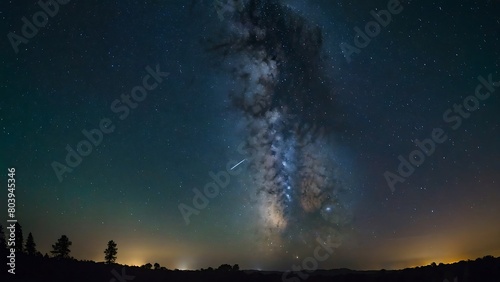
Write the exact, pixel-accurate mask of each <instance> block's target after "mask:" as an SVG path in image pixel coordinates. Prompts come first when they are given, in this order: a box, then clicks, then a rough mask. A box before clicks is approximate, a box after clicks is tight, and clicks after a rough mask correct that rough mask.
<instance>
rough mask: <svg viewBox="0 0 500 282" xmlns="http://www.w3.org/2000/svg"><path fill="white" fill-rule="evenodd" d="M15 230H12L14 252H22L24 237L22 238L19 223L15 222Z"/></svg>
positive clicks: (21, 229)
mask: <svg viewBox="0 0 500 282" xmlns="http://www.w3.org/2000/svg"><path fill="white" fill-rule="evenodd" d="M15 228H16V231H15V232H14V233H15V234H16V241H15V242H16V246H15V249H16V253H22V252H24V246H23V244H24V238H23V228H22V227H21V224H19V223H17V222H16V224H15Z"/></svg>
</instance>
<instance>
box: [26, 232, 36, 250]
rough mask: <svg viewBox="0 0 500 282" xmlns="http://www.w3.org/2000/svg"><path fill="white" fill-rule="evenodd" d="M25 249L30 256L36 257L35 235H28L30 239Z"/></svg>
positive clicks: (27, 240)
mask: <svg viewBox="0 0 500 282" xmlns="http://www.w3.org/2000/svg"><path fill="white" fill-rule="evenodd" d="M25 249H26V253H27V254H28V255H33V256H34V255H36V244H35V239H33V234H31V232H30V233H29V234H28V239H26V246H25Z"/></svg>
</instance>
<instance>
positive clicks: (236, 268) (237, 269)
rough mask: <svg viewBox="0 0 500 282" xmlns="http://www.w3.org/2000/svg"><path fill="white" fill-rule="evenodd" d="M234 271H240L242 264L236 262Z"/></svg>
mask: <svg viewBox="0 0 500 282" xmlns="http://www.w3.org/2000/svg"><path fill="white" fill-rule="evenodd" d="M232 270H233V271H239V270H240V266H239V265H238V264H235V265H233V269H232Z"/></svg>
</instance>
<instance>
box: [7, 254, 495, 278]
mask: <svg viewBox="0 0 500 282" xmlns="http://www.w3.org/2000/svg"><path fill="white" fill-rule="evenodd" d="M15 272H16V274H15V275H12V274H9V273H8V272H7V268H6V266H3V267H2V273H1V274H0V281H2V282H3V281H29V282H34V281H50V282H58V281H64V282H71V281H73V282H80V281H82V282H83V281H85V282H91V281H92V282H93V281H102V282H127V281H133V282H143V281H144V282H146V281H148V282H149V281H151V282H153V281H158V282H160V281H162V282H166V281H169V282H170V281H182V282H191V281H203V282H205V281H206V282H210V281H236V282H237V281H263V282H266V281H279V282H300V281H310V282H313V281H330V282H332V281H333V282H335V281H339V282H344V281H345V282H347V281H349V282H357V281H367V282H368V281H372V282H392V281H394V282H406V281H408V282H413V281H415V282H417V281H418V282H444V281H448V282H475V281H478V282H489V281H492V282H500V258H494V257H492V256H487V257H484V258H481V259H476V260H474V261H471V260H469V261H461V262H458V263H454V264H447V265H445V264H440V265H430V266H424V267H417V268H411V269H404V270H392V271H388V270H379V271H353V270H349V269H337V270H317V271H315V272H313V273H310V272H301V273H283V272H259V271H251V270H242V271H222V270H202V271H179V270H151V269H145V268H140V267H129V266H123V265H118V264H111V265H107V264H103V263H95V262H89V261H76V260H58V259H53V258H43V257H30V256H20V257H17V260H16V269H15Z"/></svg>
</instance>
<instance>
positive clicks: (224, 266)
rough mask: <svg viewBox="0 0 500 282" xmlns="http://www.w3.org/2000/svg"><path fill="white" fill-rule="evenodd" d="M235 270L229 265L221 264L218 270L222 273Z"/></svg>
mask: <svg viewBox="0 0 500 282" xmlns="http://www.w3.org/2000/svg"><path fill="white" fill-rule="evenodd" d="M232 269H233V268H232V267H231V266H230V265H229V264H226V263H225V264H221V265H220V266H219V268H217V270H220V271H231V270H232Z"/></svg>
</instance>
